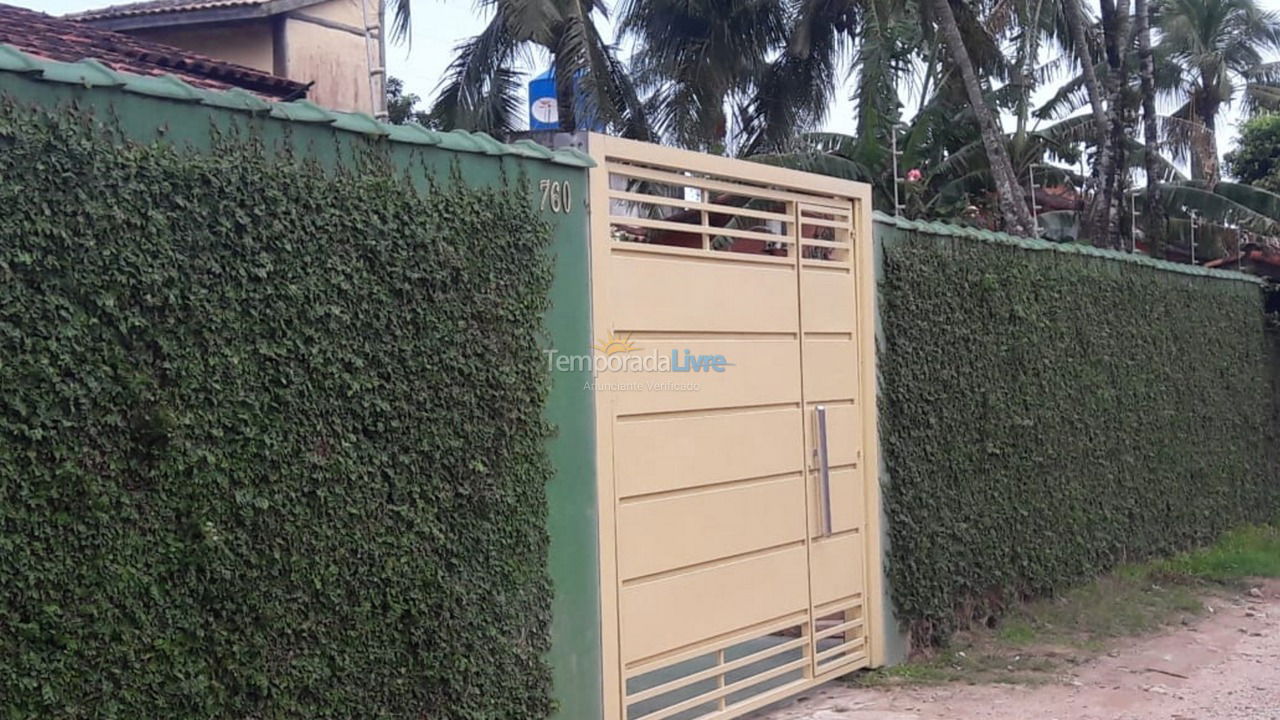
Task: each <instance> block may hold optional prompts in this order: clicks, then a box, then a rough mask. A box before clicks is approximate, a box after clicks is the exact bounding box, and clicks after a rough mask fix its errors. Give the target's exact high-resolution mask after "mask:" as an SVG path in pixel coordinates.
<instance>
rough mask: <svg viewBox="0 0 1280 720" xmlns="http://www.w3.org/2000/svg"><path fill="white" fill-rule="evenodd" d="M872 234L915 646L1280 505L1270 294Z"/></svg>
mask: <svg viewBox="0 0 1280 720" xmlns="http://www.w3.org/2000/svg"><path fill="white" fill-rule="evenodd" d="M935 230H936V228H935ZM877 234H878V237H879V239H880V242H881V244H882V251H883V268H882V271H883V278H882V282H881V285H880V290H881V306H880V311H881V318H882V323H883V328H882V330H883V336H882V337H883V347H882V352H881V357H880V372H881V392H882V396H881V399H880V402H881V406H880V407H881V413H882V416H881V419H882V442H883V444H884V449H885V462H886V466H887V472H888V477H887V481H886V492H885V501H886V503H887V506H886V513H887V518H888V523H889V534H890V542H891V550H890V553H891V555H890V557H889V559H888V565H889V575H890V583H891V586H892V591H893V596H894V602H895V605H896V608H897V612H898V616H899V618H901V619H903V620H905V621H907V622H908V623H909V624H910V625H911V629H912V632H913V635H914V640H915V642H917V643H920V642H931V641H938V640H941V639H943V638H945V636H946V634H947V633H948V632H949V631H950V630H951V629H952V628H953V627H954V626H955V625H956V623H957V622H959V623H964V622H967V621H969V620H972V619H975V618H981V617H983V616H985V615H987V614H988V613H993V612H997V613H998V611H999V608H1000V607H1001V606H1002V605H1004V604H1005V603H1007V602H1009V601H1010V600H1012V599H1015V598H1017V597H1019V596H1021V595H1024V594H1044V593H1049V592H1052V591H1053V590H1054V589H1055V588H1059V587H1061V586H1063V584H1064V583H1068V582H1071V581H1074V580H1077V579H1080V578H1083V577H1086V576H1089V575H1093V574H1097V573H1099V572H1102V571H1105V570H1107V569H1109V568H1111V567H1113V566H1115V565H1116V564H1118V563H1121V562H1124V561H1126V560H1138V559H1141V558H1145V557H1148V556H1152V555H1157V554H1164V553H1172V552H1174V551H1178V550H1182V549H1185V548H1188V547H1192V546H1195V545H1198V544H1202V543H1207V542H1210V541H1212V540H1213V539H1214V538H1215V537H1216V536H1217V535H1218V534H1219V533H1220V532H1222V531H1223V530H1224V529H1226V528H1228V527H1231V526H1233V525H1235V524H1238V523H1244V522H1250V521H1264V520H1268V519H1270V518H1273V517H1274V516H1275V513H1276V511H1277V509H1280V484H1277V475H1276V472H1275V465H1274V463H1273V455H1272V448H1273V447H1274V441H1273V434H1272V429H1271V428H1272V422H1271V388H1270V382H1271V374H1270V372H1269V370H1268V358H1267V354H1266V353H1267V350H1266V344H1265V341H1264V337H1263V316H1262V306H1261V302H1262V301H1261V290H1260V288H1259V286H1258V285H1257V283H1256V282H1254V281H1252V280H1251V279H1249V278H1245V277H1243V276H1234V277H1233V276H1232V274H1228V273H1211V272H1206V271H1201V270H1198V269H1193V268H1184V269H1182V270H1179V269H1178V268H1173V267H1168V266H1164V265H1163V264H1161V263H1158V262H1156V261H1150V260H1147V259H1143V260H1136V259H1129V258H1122V257H1117V256H1116V255H1115V254H1111V253H1105V252H1103V253H1098V252H1096V251H1093V250H1092V249H1079V248H1071V249H1067V250H1063V249H1052V248H1050V246H1048V244H1046V243H1040V242H1036V241H1027V242H1022V243H1018V242H1014V241H1010V239H1008V238H1003V239H999V240H998V241H993V239H992V238H990V237H987V238H986V239H982V238H983V237H984V236H982V235H979V234H975V235H974V236H972V237H949V236H944V235H940V234H936V233H935V232H931V231H930V230H929V229H928V228H924V229H920V230H916V229H912V228H909V227H904V228H898V227H894V226H892V224H891V223H890V222H885V223H883V224H881V225H879V226H878V227H877Z"/></svg>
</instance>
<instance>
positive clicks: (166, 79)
mask: <svg viewBox="0 0 1280 720" xmlns="http://www.w3.org/2000/svg"><path fill="white" fill-rule="evenodd" d="M121 77H122V78H123V79H124V89H125V92H131V93H137V94H138V95H150V96H151V97H164V98H169V99H170V100H187V101H192V102H200V101H201V100H203V99H204V95H203V94H201V93H200V91H199V90H196V89H195V88H193V87H191V86H190V85H188V84H186V83H184V82H182V81H181V80H179V79H178V78H176V77H174V76H173V75H167V74H166V75H159V76H148V75H122V76H121Z"/></svg>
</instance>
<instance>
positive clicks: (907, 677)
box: [848, 521, 1280, 686]
mask: <svg viewBox="0 0 1280 720" xmlns="http://www.w3.org/2000/svg"><path fill="white" fill-rule="evenodd" d="M1252 577H1280V521H1278V522H1277V524H1276V525H1274V526H1271V525H1262V526H1247V527H1242V528H1238V529H1236V530H1233V531H1231V532H1228V533H1226V534H1225V535H1223V536H1222V538H1220V539H1219V540H1218V542H1216V543H1214V544H1213V545H1212V546H1210V547H1207V548H1204V549H1201V550H1195V551H1192V552H1188V553H1183V554H1181V555H1178V556H1175V557H1172V558H1168V559H1163V560H1155V561H1152V562H1148V563H1141V564H1131V565H1124V566H1121V567H1119V568H1117V569H1116V570H1114V571H1113V572H1111V573H1110V574H1108V575H1105V576H1103V577H1100V578H1097V579H1096V580H1092V581H1090V582H1087V583H1084V584H1082V585H1078V586H1076V587H1073V588H1070V589H1067V590H1065V591H1063V592H1061V593H1059V594H1058V595H1055V596H1054V597H1050V598H1042V599H1038V600H1033V601H1030V602H1027V603H1023V604H1022V605H1019V606H1017V607H1015V608H1012V609H1011V610H1010V611H1009V612H1008V613H1006V615H1005V616H1004V617H1003V618H1002V619H1001V621H1000V623H999V625H997V626H996V627H995V628H993V629H988V628H984V627H979V628H975V629H970V630H966V631H963V632H959V633H956V634H955V635H954V636H953V637H952V638H951V642H950V643H948V646H947V647H946V648H942V649H933V650H932V651H929V652H924V653H920V654H919V655H918V656H917V657H915V658H914V659H912V660H911V661H910V662H908V663H905V664H903V665H899V666H895V667H891V668H882V669H879V670H874V671H871V672H865V673H859V674H856V675H853V676H850V678H849V679H848V680H849V682H851V683H854V684H857V685H863V686H882V685H902V684H915V685H930V684H941V683H951V682H966V683H1001V682H1004V683H1023V684H1035V683H1040V682H1048V681H1051V680H1054V679H1056V678H1057V677H1058V676H1059V675H1060V674H1061V673H1063V672H1064V671H1065V670H1067V669H1069V667H1070V666H1071V665H1074V664H1078V663H1080V662H1083V661H1085V660H1088V659H1089V658H1091V657H1093V656H1094V655H1096V654H1098V653H1100V652H1103V651H1105V650H1106V649H1107V648H1109V647H1111V646H1113V645H1114V644H1115V642H1116V640H1118V639H1120V638H1125V637H1133V636H1136V635H1142V634H1146V633H1150V632H1153V631H1156V630H1159V629H1160V628H1162V627H1166V626H1169V625H1176V624H1179V623H1190V622H1191V621H1192V620H1194V619H1195V618H1196V617H1198V616H1199V615H1201V614H1203V613H1204V612H1205V598H1206V597H1208V596H1213V595H1220V594H1222V593H1225V592H1230V591H1232V590H1233V589H1236V588H1238V587H1239V586H1240V585H1241V584H1242V582H1243V581H1244V580H1245V579H1246V578H1252Z"/></svg>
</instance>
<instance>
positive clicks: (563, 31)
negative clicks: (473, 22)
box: [388, 0, 650, 138]
mask: <svg viewBox="0 0 1280 720" xmlns="http://www.w3.org/2000/svg"><path fill="white" fill-rule="evenodd" d="M413 4H414V0H390V4H389V6H388V7H389V8H390V13H391V17H392V23H391V27H392V33H393V35H394V36H395V37H397V38H406V37H408V35H409V27H410V17H411V16H410V12H411V7H412V5H413ZM479 4H480V6H481V7H482V8H485V9H487V10H489V11H491V12H492V13H493V17H492V18H491V19H490V21H489V24H488V25H487V26H486V27H485V29H484V30H483V31H481V33H480V34H479V35H476V36H475V37H473V38H471V39H469V40H466V41H464V42H463V43H461V44H460V45H458V47H457V48H456V55H455V56H454V59H453V62H452V63H450V65H449V68H448V70H447V71H446V75H445V77H444V79H443V80H442V81H441V88H440V93H439V94H438V95H437V97H436V100H435V102H434V103H433V104H432V106H431V109H430V111H429V113H428V117H429V119H430V121H431V123H432V124H434V125H436V126H439V127H442V128H446V129H453V128H460V129H464V130H481V131H485V132H489V133H493V134H503V133H506V132H510V131H511V130H513V129H515V127H516V123H517V120H516V119H517V118H518V117H519V115H520V110H521V104H520V95H519V93H520V85H521V81H520V76H519V73H518V72H517V71H516V70H515V69H514V65H515V61H516V59H517V58H518V57H520V55H521V53H525V52H527V51H528V50H530V49H534V48H541V49H542V50H544V51H546V52H547V53H548V54H549V55H550V56H551V58H552V61H553V63H554V66H555V71H556V93H557V105H558V106H559V118H560V126H561V128H562V129H564V130H575V129H577V127H578V125H579V122H578V120H579V118H578V115H589V116H590V118H591V120H592V121H594V122H596V123H602V124H604V125H605V126H606V127H608V128H609V129H610V130H612V131H613V132H615V133H618V134H621V135H625V136H628V137H638V138H647V137H649V135H650V132H649V126H648V120H647V118H646V115H645V112H644V107H643V105H642V104H641V102H640V99H639V96H638V95H637V93H636V91H635V87H634V86H633V84H632V82H631V79H630V76H629V75H628V73H627V71H626V68H625V67H624V66H623V64H622V63H621V61H619V59H618V57H617V54H616V52H615V50H614V48H613V47H612V46H610V45H609V44H608V43H606V42H605V40H604V37H603V36H602V35H601V33H600V30H599V28H597V27H596V25H595V20H596V19H597V18H607V8H606V7H605V4H604V2H603V0H481V2H480V3H479Z"/></svg>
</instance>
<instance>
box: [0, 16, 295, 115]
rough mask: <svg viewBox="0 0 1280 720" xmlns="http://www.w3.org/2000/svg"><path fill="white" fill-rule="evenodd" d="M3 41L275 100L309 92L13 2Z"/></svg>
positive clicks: (1, 26)
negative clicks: (234, 89) (236, 88)
mask: <svg viewBox="0 0 1280 720" xmlns="http://www.w3.org/2000/svg"><path fill="white" fill-rule="evenodd" d="M222 1H223V2H234V1H235V0H222ZM243 1H248V0H243ZM0 43H8V44H9V45H12V46H13V47H15V48H17V49H19V50H22V51H23V52H26V53H29V54H32V55H38V56H40V57H43V58H48V59H50V60H58V61H61V62H77V61H79V60H84V59H86V58H91V59H94V60H97V61H99V62H101V63H103V64H104V65H106V66H108V67H110V68H112V69H113V70H119V71H121V72H127V73H133V74H135V75H174V76H176V77H178V78H181V79H182V80H183V81H184V82H186V83H188V84H190V85H194V86H196V87H202V88H208V89H211V90H227V89H230V88H233V87H238V88H242V89H244V90H248V91H249V92H252V93H254V94H257V95H261V96H263V97H265V98H268V99H271V100H296V99H298V98H301V97H305V95H306V91H307V87H308V86H307V85H306V84H305V83H300V82H297V81H294V80H290V79H288V78H283V77H279V76H277V75H272V74H270V73H265V72H262V71H261V70H254V69H253V68H248V67H244V66H243V65H236V64H235V63H229V62H225V61H222V60H214V59H213V58H211V57H205V56H204V55H198V54H196V53H193V52H189V51H187V50H182V49H179V48H175V47H171V46H169V45H162V44H160V43H156V42H150V41H148V40H141V39H138V38H135V37H132V36H129V35H124V34H121V33H117V32H112V31H110V30H103V29H100V28H95V27H92V26H89V25H84V24H81V23H78V22H72V21H70V20H63V19H61V18H56V17H53V16H52V15H46V14H44V13H42V12H36V11H34V10H26V9H23V8H18V7H13V6H12V5H3V4H0Z"/></svg>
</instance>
